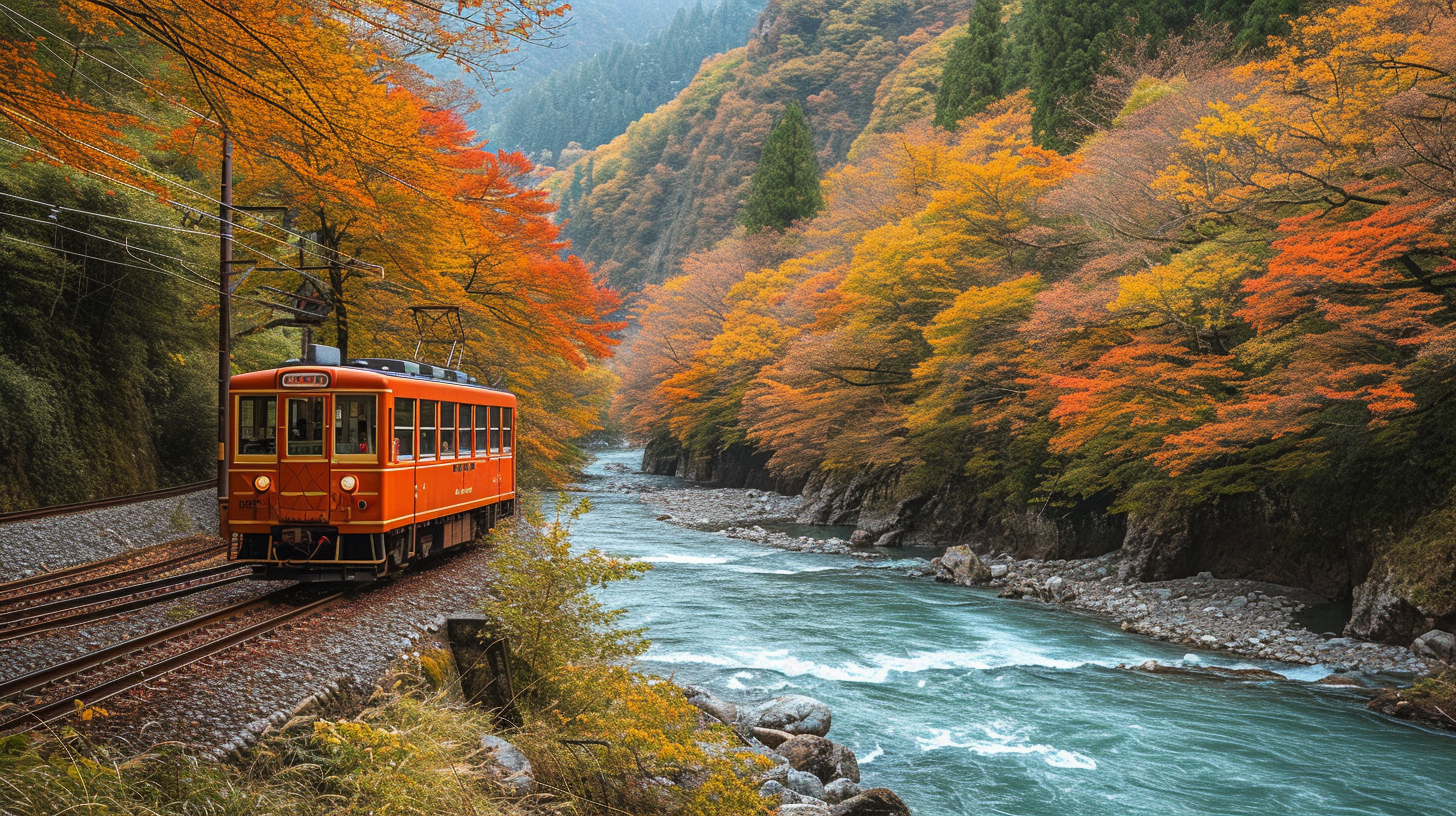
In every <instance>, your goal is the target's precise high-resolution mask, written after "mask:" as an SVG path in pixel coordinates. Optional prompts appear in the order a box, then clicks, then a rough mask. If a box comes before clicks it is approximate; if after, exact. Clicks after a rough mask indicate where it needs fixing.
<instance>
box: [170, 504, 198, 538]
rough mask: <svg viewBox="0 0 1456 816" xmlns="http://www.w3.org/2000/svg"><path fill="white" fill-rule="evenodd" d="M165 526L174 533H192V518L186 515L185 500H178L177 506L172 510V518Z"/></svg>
mask: <svg viewBox="0 0 1456 816" xmlns="http://www.w3.org/2000/svg"><path fill="white" fill-rule="evenodd" d="M167 525H168V526H169V527H171V528H172V532H174V533H190V532H192V516H189V515H188V514H187V508H186V506H185V500H179V501H178V502H177V506H176V507H174V508H172V516H171V518H169V519H168V520H167Z"/></svg>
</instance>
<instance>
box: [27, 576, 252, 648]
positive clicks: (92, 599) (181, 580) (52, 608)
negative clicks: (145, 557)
mask: <svg viewBox="0 0 1456 816" xmlns="http://www.w3.org/2000/svg"><path fill="white" fill-rule="evenodd" d="M238 569H240V567H239V566H238V565H237V564H219V565H218V566H215V567H204V568H203V569H200V570H193V571H192V572H184V573H182V574H180V575H173V576H170V577H167V578H158V579H156V580H153V581H144V582H142V583H140V584H128V585H126V586H123V587H113V588H111V589H103V590H100V591H98V592H89V593H87V594H85V595H77V596H76V597H74V598H61V599H60V600H55V601H49V602H47V603H42V604H35V605H33V606H22V607H20V608H18V609H7V610H5V611H3V612H0V631H3V630H4V627H6V626H9V625H10V623H11V621H15V620H26V619H30V618H40V617H44V616H46V615H54V614H56V613H57V612H65V611H67V610H70V609H80V608H81V607H84V606H91V605H92V604H98V603H103V602H105V601H114V600H116V599H117V598H125V597H127V596H128V595H140V594H142V593H144V592H151V591H152V590H154V589H165V588H167V587H170V586H176V585H177V584H185V583H188V582H189V581H200V580H202V579H203V578H211V577H212V576H214V575H221V574H222V573H224V572H236V571H237V570H238Z"/></svg>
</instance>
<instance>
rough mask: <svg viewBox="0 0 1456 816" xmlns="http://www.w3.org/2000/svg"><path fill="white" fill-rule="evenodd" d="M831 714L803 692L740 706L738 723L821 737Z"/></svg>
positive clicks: (825, 731)
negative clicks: (753, 704)
mask: <svg viewBox="0 0 1456 816" xmlns="http://www.w3.org/2000/svg"><path fill="white" fill-rule="evenodd" d="M695 705H696V704H695ZM832 716H833V715H832V714H831V713H830V711H829V706H827V705H825V704H823V703H821V702H819V701H818V700H816V699H814V698H813V697H805V696H804V695H802V694H789V695H786V696H783V697H775V698H773V699H772V700H769V701H767V702H763V703H759V704H758V705H755V706H745V707H743V708H740V709H738V722H739V723H740V724H742V725H744V726H746V727H748V728H770V729H773V730H775V731H785V732H788V733H789V734H793V735H795V736H797V735H799V734H813V735H814V736H816V737H822V736H824V735H825V734H828V733H829V725H830V720H831V718H832Z"/></svg>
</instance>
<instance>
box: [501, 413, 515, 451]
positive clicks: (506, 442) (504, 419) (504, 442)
mask: <svg viewBox="0 0 1456 816" xmlns="http://www.w3.org/2000/svg"><path fill="white" fill-rule="evenodd" d="M501 413H502V416H501V448H502V449H503V450H504V451H505V452H506V453H510V452H511V415H512V414H514V413H515V409H514V408H505V409H502V412H501Z"/></svg>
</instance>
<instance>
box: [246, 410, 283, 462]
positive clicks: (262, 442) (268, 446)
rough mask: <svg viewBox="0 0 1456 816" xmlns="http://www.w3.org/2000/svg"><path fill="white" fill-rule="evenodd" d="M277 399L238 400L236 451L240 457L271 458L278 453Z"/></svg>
mask: <svg viewBox="0 0 1456 816" xmlns="http://www.w3.org/2000/svg"><path fill="white" fill-rule="evenodd" d="M277 427H278V398H277V397H272V396H269V397H241V398H239V399H238V450H237V453H238V454H239V455H240V456H272V455H273V454H275V453H277V452H278V447H277V439H276V437H277V435H278V433H277V430H276V429H277Z"/></svg>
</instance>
